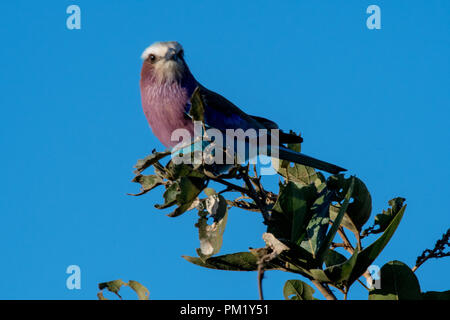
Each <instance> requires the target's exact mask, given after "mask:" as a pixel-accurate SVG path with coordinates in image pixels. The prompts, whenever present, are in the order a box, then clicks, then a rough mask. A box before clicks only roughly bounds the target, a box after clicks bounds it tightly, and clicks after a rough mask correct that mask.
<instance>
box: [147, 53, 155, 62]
mask: <svg viewBox="0 0 450 320" xmlns="http://www.w3.org/2000/svg"><path fill="white" fill-rule="evenodd" d="M148 58H149V59H150V61H151V62H155V60H156V57H155V55H154V54H151V55H149V56H148Z"/></svg>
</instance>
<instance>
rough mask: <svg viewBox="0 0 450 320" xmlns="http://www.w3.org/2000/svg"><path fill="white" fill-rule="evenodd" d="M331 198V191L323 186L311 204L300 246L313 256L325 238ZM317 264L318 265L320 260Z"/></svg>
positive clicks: (316, 253)
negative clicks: (310, 213)
mask: <svg viewBox="0 0 450 320" xmlns="http://www.w3.org/2000/svg"><path fill="white" fill-rule="evenodd" d="M332 200H333V191H330V190H328V189H327V188H325V189H323V190H322V192H321V193H320V194H319V197H318V198H317V200H316V201H315V202H314V204H313V205H312V206H311V212H312V216H311V219H310V220H309V222H308V226H307V227H306V233H305V236H304V238H303V239H302V240H303V241H302V242H301V246H302V247H303V248H305V249H306V250H308V251H309V252H310V253H311V254H312V255H313V257H315V258H317V257H318V253H319V252H318V251H319V249H320V248H321V247H322V244H323V243H324V241H325V240H326V234H327V230H328V225H329V222H330V217H329V207H330V204H331V201H332ZM317 264H318V265H320V261H318V263H317Z"/></svg>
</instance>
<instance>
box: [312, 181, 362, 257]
mask: <svg viewBox="0 0 450 320" xmlns="http://www.w3.org/2000/svg"><path fill="white" fill-rule="evenodd" d="M354 182H355V179H353V178H352V179H351V183H350V187H349V188H348V190H347V194H346V195H345V199H344V203H343V204H342V206H341V208H340V210H339V213H338V214H337V216H336V217H335V218H334V220H333V225H332V226H331V228H330V231H329V232H328V233H327V235H326V237H325V239H324V240H323V242H322V243H321V244H320V248H319V250H318V252H317V260H318V262H319V263H320V264H322V262H323V260H324V258H325V256H326V254H327V252H328V250H329V248H330V245H331V242H332V241H333V239H334V237H335V236H336V232H337V231H338V229H339V227H340V225H341V222H342V219H343V218H344V215H345V213H346V212H347V208H348V206H349V201H350V197H351V196H352V195H353V187H354ZM326 211H327V213H329V207H327V208H326Z"/></svg>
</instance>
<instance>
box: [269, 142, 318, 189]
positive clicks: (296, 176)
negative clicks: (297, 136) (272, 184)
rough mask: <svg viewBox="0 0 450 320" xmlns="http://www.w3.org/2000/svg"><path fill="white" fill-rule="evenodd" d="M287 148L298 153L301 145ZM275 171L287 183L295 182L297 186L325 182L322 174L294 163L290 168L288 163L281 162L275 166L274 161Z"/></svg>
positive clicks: (292, 145) (275, 162)
mask: <svg viewBox="0 0 450 320" xmlns="http://www.w3.org/2000/svg"><path fill="white" fill-rule="evenodd" d="M288 148H289V149H291V150H293V151H296V152H300V150H301V145H300V144H299V143H298V144H297V143H296V144H289V145H288ZM273 164H274V167H275V170H276V171H277V172H278V173H279V174H280V175H282V176H283V177H284V178H286V180H287V181H292V182H296V183H298V184H299V185H309V184H312V183H315V184H320V183H322V182H324V181H325V177H324V176H323V174H322V173H320V172H317V171H316V170H314V169H313V168H311V167H307V166H304V165H301V164H298V163H294V164H293V166H292V167H291V166H290V165H289V164H290V162H289V161H286V160H282V161H279V162H278V164H277V161H276V159H274V161H273Z"/></svg>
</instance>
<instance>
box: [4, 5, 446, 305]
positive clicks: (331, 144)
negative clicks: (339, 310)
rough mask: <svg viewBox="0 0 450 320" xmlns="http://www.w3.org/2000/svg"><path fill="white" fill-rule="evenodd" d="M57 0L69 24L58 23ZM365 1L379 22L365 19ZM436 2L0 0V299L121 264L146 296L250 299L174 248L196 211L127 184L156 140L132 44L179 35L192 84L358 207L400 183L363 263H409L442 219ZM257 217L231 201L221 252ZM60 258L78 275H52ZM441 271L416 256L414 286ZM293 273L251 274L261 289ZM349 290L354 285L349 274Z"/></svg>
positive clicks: (85, 291) (92, 290)
mask: <svg viewBox="0 0 450 320" xmlns="http://www.w3.org/2000/svg"><path fill="white" fill-rule="evenodd" d="M71 4H77V5H79V6H80V8H81V30H68V29H67V28H66V18H67V17H68V14H66V8H67V7H68V6H69V5H71ZM370 4H377V5H379V6H380V8H381V27H382V28H381V30H369V29H368V28H367V27H366V19H367V17H368V16H369V15H368V14H366V8H367V7H368V6H369V5H370ZM449 13H450V2H449V1H446V0H442V1H437V0H432V1H425V0H424V1H400V0H396V1H378V0H377V1H375V0H373V1H361V0H357V1H343V0H342V1H320V3H319V2H318V1H312V0H310V1H226V2H222V3H220V4H219V3H218V2H212V1H192V2H190V3H189V4H188V3H187V2H186V1H177V0H172V1H132V0H128V1H76V0H73V1H2V2H1V4H0V36H1V41H2V46H1V47H2V48H1V50H0V61H1V72H0V87H1V95H0V106H1V111H2V113H1V117H0V124H1V125H0V147H1V157H0V168H1V184H0V219H1V220H0V252H1V256H2V259H1V264H0V274H1V276H2V281H1V284H0V298H10V299H95V298H96V293H97V291H98V290H97V283H99V282H103V281H108V280H114V279H119V278H120V279H123V280H129V279H133V280H137V281H140V282H142V283H143V284H144V285H146V286H147V287H148V288H149V289H150V295H151V298H153V299H257V298H258V292H257V281H256V273H253V272H251V273H245V272H244V273H238V272H225V271H216V270H209V269H203V268H200V267H197V266H195V265H192V264H190V263H188V262H187V261H185V260H184V259H182V258H181V255H195V249H196V248H198V246H199V243H198V236H197V230H196V229H195V227H194V223H195V221H196V219H197V214H196V213H195V212H194V211H193V212H191V213H187V214H185V215H183V216H181V217H179V218H175V219H174V218H169V217H167V216H166V215H165V214H166V213H168V212H170V211H169V210H164V211H160V210H157V209H155V208H154V207H153V205H154V204H155V203H161V195H162V189H158V190H155V191H153V192H151V193H150V194H147V195H146V196H143V197H139V198H136V197H131V196H127V195H126V193H130V192H131V193H133V192H137V191H138V189H139V188H138V185H136V184H134V183H131V181H130V180H131V179H132V178H133V172H132V171H133V168H132V167H133V165H134V164H135V162H136V160H137V159H139V158H142V157H144V156H145V155H147V154H148V153H150V152H151V150H152V149H153V148H157V149H159V150H163V146H162V145H161V144H160V143H159V142H158V141H157V139H156V138H155V137H154V136H153V135H152V133H151V131H150V129H149V127H148V124H147V122H146V119H145V117H144V114H143V112H142V108H141V105H140V94H139V76H140V67H141V61H140V54H141V52H142V51H143V50H144V49H145V48H146V47H147V46H148V45H150V44H151V43H153V42H154V41H161V40H177V41H179V42H181V43H182V44H183V46H184V48H185V52H186V60H187V62H188V64H189V66H190V68H191V70H192V72H193V73H194V75H195V76H196V77H197V79H198V80H199V81H200V82H202V84H204V85H205V86H207V87H208V88H210V89H212V90H215V91H217V92H219V93H221V94H222V95H224V96H226V97H227V98H228V99H230V100H231V101H233V102H234V103H236V104H237V105H239V106H240V107H241V108H243V109H244V110H246V111H248V112H249V113H251V114H259V115H261V116H264V117H269V118H271V119H273V120H275V121H276V122H278V123H279V124H280V126H281V127H282V128H285V129H293V130H295V131H301V132H302V134H303V136H304V138H305V142H304V144H303V151H304V152H305V153H307V154H309V155H313V156H316V157H318V158H321V159H324V160H328V161H331V162H335V163H337V164H340V165H342V166H344V167H346V168H348V169H349V173H351V174H356V175H357V176H358V177H360V178H361V179H362V180H363V181H365V182H366V184H367V186H368V188H369V190H370V191H371V194H372V198H373V207H374V211H373V214H376V213H378V212H380V211H381V210H382V209H384V208H386V207H387V201H388V200H389V199H391V198H393V197H396V196H403V197H405V198H407V203H408V208H407V210H406V214H405V216H404V218H403V221H402V223H401V224H400V226H399V229H398V230H397V232H396V234H395V235H394V238H393V239H392V240H391V243H390V244H389V245H388V247H387V248H386V249H385V251H384V252H383V254H382V255H381V256H380V257H379V258H378V260H377V261H376V263H377V264H378V265H380V266H382V265H383V264H384V263H385V262H387V261H390V260H394V259H396V260H401V261H403V262H405V263H407V264H409V265H410V266H412V265H414V262H415V259H416V257H417V256H418V255H419V254H420V253H421V252H422V250H424V249H425V248H428V247H432V246H433V245H434V242H435V241H436V240H437V239H438V238H439V237H440V236H441V235H442V233H443V232H445V231H446V230H447V228H448V227H449V222H450V218H449V210H448V208H447V207H448V206H447V202H446V201H447V198H448V193H449V181H450V170H449V163H450V148H449V141H450V130H449V128H448V121H449V118H450V109H449V108H450V90H449V74H450V66H449V56H450V42H449V41H450V39H449V30H450V19H449ZM267 186H268V188H270V189H272V190H273V191H277V185H276V179H270V178H269V179H268V182H267ZM263 232H264V226H263V224H262V219H261V217H260V216H258V215H256V214H252V213H248V212H242V211H240V210H231V211H230V216H229V219H228V226H227V230H226V231H225V240H224V245H223V248H222V251H221V253H231V252H237V251H246V250H247V248H248V247H261V246H263V241H262V238H261V235H262V233H263ZM72 264H74V265H78V266H80V268H81V273H82V278H81V286H82V288H81V290H68V289H67V288H66V278H67V276H68V275H67V274H66V268H67V267H68V266H69V265H72ZM449 269H450V259H448V258H447V259H446V260H445V259H442V260H440V261H437V260H432V261H429V262H427V263H426V264H425V265H423V266H422V267H421V268H420V269H419V270H418V272H417V275H418V277H419V279H420V281H421V284H422V290H423V291H428V290H447V289H450V288H449V287H450V281H449V280H450V276H449V274H448V270H449ZM293 278H295V276H294V275H290V274H284V273H282V272H268V273H266V279H265V280H264V291H265V296H266V298H269V299H282V298H283V296H282V287H283V284H284V281H285V280H288V279H293ZM316 295H317V296H318V297H321V296H320V294H319V293H316ZM125 297H129V298H131V297H134V296H133V295H132V293H130V292H128V291H126V290H125ZM349 298H354V299H366V298H367V293H366V292H365V290H364V289H363V288H362V287H361V286H360V285H359V284H355V285H354V286H353V287H352V290H351V291H350V294H349Z"/></svg>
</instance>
